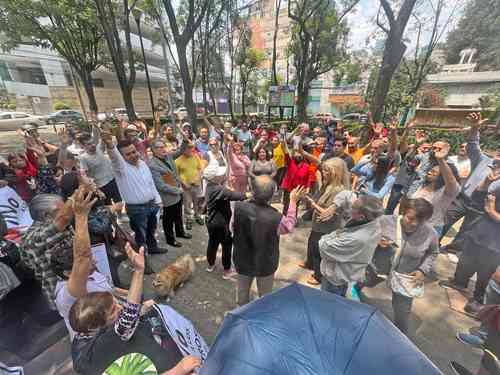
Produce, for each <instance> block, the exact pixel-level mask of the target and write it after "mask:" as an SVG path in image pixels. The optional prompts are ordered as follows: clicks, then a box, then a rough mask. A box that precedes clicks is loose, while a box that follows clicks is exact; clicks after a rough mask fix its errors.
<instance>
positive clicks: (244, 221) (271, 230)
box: [233, 201, 282, 277]
mask: <svg viewBox="0 0 500 375" xmlns="http://www.w3.org/2000/svg"><path fill="white" fill-rule="evenodd" d="M281 218H282V215H281V214H280V213H279V212H278V210H276V209H275V208H273V207H271V206H269V205H265V206H264V205H257V204H256V203H255V202H253V201H250V202H237V203H236V204H235V205H234V241H233V246H234V257H233V258H234V264H235V266H236V271H237V272H238V273H239V274H241V275H245V276H257V277H264V276H270V275H272V274H273V273H275V272H276V270H277V269H278V265H279V258H280V253H279V250H280V239H279V235H278V227H279V224H280V222H281Z"/></svg>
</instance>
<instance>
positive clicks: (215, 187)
mask: <svg viewBox="0 0 500 375" xmlns="http://www.w3.org/2000/svg"><path fill="white" fill-rule="evenodd" d="M226 173H227V169H226V167H220V166H217V165H214V164H212V165H210V164H209V165H208V166H207V167H206V168H205V170H204V171H203V177H204V178H205V180H207V189H206V204H207V220H206V221H207V229H208V245H207V262H208V267H207V272H213V271H214V270H215V259H216V256H217V250H218V248H219V245H222V266H223V267H224V274H223V276H222V278H223V279H225V280H227V279H229V278H230V277H231V273H232V272H231V254H232V249H233V238H232V236H231V232H230V230H229V222H230V220H231V205H230V202H231V201H242V200H244V199H246V198H248V197H249V196H250V194H249V193H247V194H245V193H241V192H237V191H232V190H229V189H227V188H226V187H224V183H225V181H226Z"/></svg>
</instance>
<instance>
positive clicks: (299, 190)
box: [278, 186, 306, 235]
mask: <svg viewBox="0 0 500 375" xmlns="http://www.w3.org/2000/svg"><path fill="white" fill-rule="evenodd" d="M305 192H306V188H305V187H304V186H298V187H296V188H295V189H293V190H292V192H291V193H290V207H289V208H288V212H287V214H286V216H283V217H282V218H281V221H280V224H279V226H278V235H283V234H288V233H291V232H292V231H293V229H294V228H295V225H297V215H296V210H297V202H298V201H300V199H301V198H302V197H303V196H304V194H305Z"/></svg>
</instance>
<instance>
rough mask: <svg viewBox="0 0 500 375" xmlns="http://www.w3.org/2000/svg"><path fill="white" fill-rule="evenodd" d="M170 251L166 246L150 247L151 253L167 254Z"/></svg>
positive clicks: (149, 251)
mask: <svg viewBox="0 0 500 375" xmlns="http://www.w3.org/2000/svg"><path fill="white" fill-rule="evenodd" d="M167 252H168V249H165V248H164V247H157V248H156V249H148V253H149V254H166V253H167Z"/></svg>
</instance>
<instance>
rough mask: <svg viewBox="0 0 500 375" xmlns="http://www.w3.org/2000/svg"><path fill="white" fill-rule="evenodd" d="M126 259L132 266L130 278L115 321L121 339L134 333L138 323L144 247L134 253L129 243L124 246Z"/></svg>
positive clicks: (142, 281)
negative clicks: (123, 300)
mask: <svg viewBox="0 0 500 375" xmlns="http://www.w3.org/2000/svg"><path fill="white" fill-rule="evenodd" d="M125 250H126V252H127V256H128V259H129V261H130V264H131V266H132V268H133V270H134V271H133V273H132V280H131V282H130V288H129V290H128V295H127V303H126V304H125V306H124V307H123V309H122V311H121V312H120V316H119V318H118V320H117V321H116V322H115V333H116V334H117V335H118V336H119V337H120V339H121V340H122V341H128V340H130V338H131V337H132V336H133V335H134V332H135V330H136V328H137V325H138V323H139V317H140V312H141V299H142V291H143V283H144V265H145V263H144V248H143V247H141V248H140V249H139V252H138V253H136V252H135V251H134V250H133V249H132V247H131V246H130V244H129V243H127V245H126V246H125Z"/></svg>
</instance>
